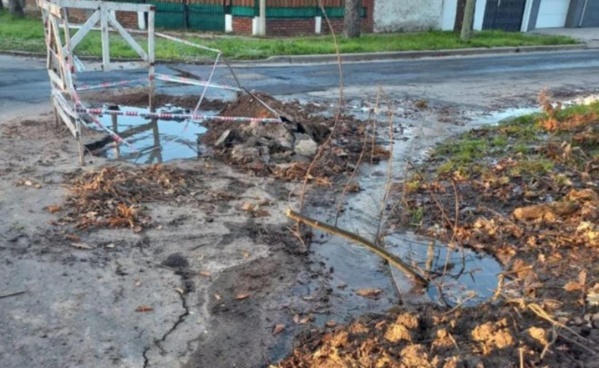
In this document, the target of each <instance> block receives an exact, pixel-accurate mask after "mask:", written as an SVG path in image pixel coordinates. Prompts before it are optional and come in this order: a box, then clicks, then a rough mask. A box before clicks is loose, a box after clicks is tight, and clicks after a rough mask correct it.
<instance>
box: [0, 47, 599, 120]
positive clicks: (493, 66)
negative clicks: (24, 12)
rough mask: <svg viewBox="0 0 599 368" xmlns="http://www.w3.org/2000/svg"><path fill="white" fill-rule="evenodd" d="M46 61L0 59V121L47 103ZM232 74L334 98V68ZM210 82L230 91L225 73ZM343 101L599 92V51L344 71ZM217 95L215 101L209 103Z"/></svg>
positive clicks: (84, 78) (127, 74)
mask: <svg viewBox="0 0 599 368" xmlns="http://www.w3.org/2000/svg"><path fill="white" fill-rule="evenodd" d="M44 62H45V60H41V59H32V58H23V57H15V56H8V55H0V116H2V114H3V113H5V114H6V112H7V111H9V110H15V109H17V108H23V107H25V108H31V107H32V106H36V105H38V104H40V103H44V102H46V101H48V100H49V84H48V77H47V74H46V72H45V70H44ZM175 69H176V70H179V71H180V70H185V71H187V72H190V73H192V74H194V75H197V76H199V77H202V78H203V79H205V78H206V76H208V74H209V70H210V68H209V67H208V66H195V65H170V66H166V65H161V66H159V67H158V72H159V73H168V74H175V75H176V74H177V73H178V71H176V70H175ZM233 69H234V71H235V73H236V75H237V76H238V78H239V80H240V81H241V83H242V84H243V86H244V87H246V88H248V89H255V90H261V91H265V92H267V93H269V94H272V95H276V96H283V95H287V96H296V95H297V96H302V95H303V96H310V95H312V96H314V97H322V98H327V97H328V98H333V97H335V96H336V95H337V94H338V92H337V91H338V88H339V81H340V78H339V68H338V66H337V65H336V64H304V65H268V64H264V65H257V64H255V65H252V64H247V65H238V66H234V68H233ZM144 75H145V72H144V71H142V70H136V71H131V70H127V71H113V72H110V73H103V72H85V73H80V74H79V79H78V80H79V83H86V84H96V83H101V82H104V81H118V80H127V79H135V78H141V77H144ZM215 81H217V82H222V83H227V84H234V79H233V77H232V75H231V73H230V71H229V70H228V69H227V68H226V67H224V66H223V67H220V68H218V69H217V72H216V74H215ZM343 82H344V88H345V94H346V95H347V96H350V97H356V96H368V95H371V94H374V93H375V92H376V90H377V89H378V88H379V87H382V88H384V89H385V90H386V92H388V93H389V94H390V95H396V96H405V95H410V96H418V97H422V98H429V99H437V100H443V101H449V102H456V103H460V104H464V103H466V104H467V103H471V104H473V105H478V106H485V105H489V104H492V103H493V101H496V100H497V99H506V98H508V99H509V98H510V97H518V96H523V95H524V96H525V95H527V94H535V93H538V91H539V90H540V89H542V88H543V87H548V88H550V89H557V90H561V89H564V88H565V89H570V90H573V91H574V92H576V91H578V92H582V91H586V90H591V89H594V88H596V87H595V86H599V50H585V51H566V52H542V53H526V54H509V55H485V56H468V57H442V58H425V59H411V60H397V61H384V62H360V63H346V64H344V65H343ZM160 88H161V89H162V90H163V91H164V92H168V93H173V94H185V93H199V91H200V89H199V88H198V87H183V88H182V87H179V86H172V85H166V84H161V87H160ZM221 95H222V94H217V95H214V97H218V96H221Z"/></svg>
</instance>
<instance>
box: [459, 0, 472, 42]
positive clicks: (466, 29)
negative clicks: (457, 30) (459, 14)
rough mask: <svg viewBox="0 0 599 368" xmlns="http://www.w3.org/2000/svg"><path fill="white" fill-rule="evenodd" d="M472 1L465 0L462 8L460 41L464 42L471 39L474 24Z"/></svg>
mask: <svg viewBox="0 0 599 368" xmlns="http://www.w3.org/2000/svg"><path fill="white" fill-rule="evenodd" d="M474 4H475V3H474V0H467V1H466V6H465V7H464V21H463V22H462V33H461V34H460V39H461V40H462V41H464V42H467V41H470V38H472V26H473V24H474Z"/></svg>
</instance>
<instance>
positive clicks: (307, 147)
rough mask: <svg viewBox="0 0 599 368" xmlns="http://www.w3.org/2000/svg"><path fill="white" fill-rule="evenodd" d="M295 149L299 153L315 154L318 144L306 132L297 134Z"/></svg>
mask: <svg viewBox="0 0 599 368" xmlns="http://www.w3.org/2000/svg"><path fill="white" fill-rule="evenodd" d="M293 150H294V151H295V153H297V154H298V155H302V156H314V155H315V154H316V151H317V150H318V144H317V143H316V142H315V141H314V140H313V139H312V138H310V136H308V135H306V134H297V135H296V138H295V147H294V148H293Z"/></svg>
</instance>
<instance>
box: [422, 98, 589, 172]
mask: <svg viewBox="0 0 599 368" xmlns="http://www.w3.org/2000/svg"><path fill="white" fill-rule="evenodd" d="M586 114H599V102H595V103H592V104H590V105H575V106H571V107H568V108H564V109H561V110H559V111H557V112H556V113H555V117H556V119H558V120H559V121H565V120H568V119H570V118H572V117H573V116H581V115H586ZM546 117H547V116H546V115H545V114H542V113H539V114H531V115H524V116H520V117H517V118H514V119H511V120H509V121H505V122H502V123H500V124H498V125H496V126H491V127H484V128H479V129H474V130H472V131H470V132H467V133H464V134H461V135H460V136H458V137H456V138H455V139H452V140H451V141H449V142H447V143H443V144H440V145H438V146H437V147H436V148H435V149H434V150H433V152H432V154H431V157H432V158H433V159H435V160H436V161H437V162H438V166H437V170H436V171H437V173H438V174H441V175H443V174H452V173H454V172H456V171H457V172H460V173H461V174H462V175H468V176H469V175H479V174H484V173H485V171H486V170H488V166H489V165H488V163H489V162H492V161H493V159H494V158H497V157H503V156H505V155H506V154H512V155H513V154H517V155H520V156H525V157H526V158H525V159H521V158H519V159H518V163H517V165H515V166H514V167H513V168H511V170H510V172H509V174H510V175H511V176H519V175H522V174H525V173H536V174H542V173H546V172H548V171H551V169H553V162H551V161H550V160H548V159H546V158H544V157H542V155H540V154H538V153H536V152H535V147H536V146H538V145H539V144H541V143H545V142H546V141H547V139H548V138H549V137H550V136H551V137H552V139H553V140H557V141H558V142H564V141H565V142H570V141H571V137H569V135H570V133H568V132H556V133H548V132H547V131H545V130H544V129H543V128H542V127H541V126H540V121H542V120H543V119H544V118H546ZM592 149H593V147H591V154H593V153H594V151H592Z"/></svg>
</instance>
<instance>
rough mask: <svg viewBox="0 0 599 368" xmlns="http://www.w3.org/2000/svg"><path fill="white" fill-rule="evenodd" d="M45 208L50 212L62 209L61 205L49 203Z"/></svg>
mask: <svg viewBox="0 0 599 368" xmlns="http://www.w3.org/2000/svg"><path fill="white" fill-rule="evenodd" d="M46 210H48V212H50V213H56V212H60V211H62V207H60V206H59V205H57V204H51V205H49V206H48V207H46Z"/></svg>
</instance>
